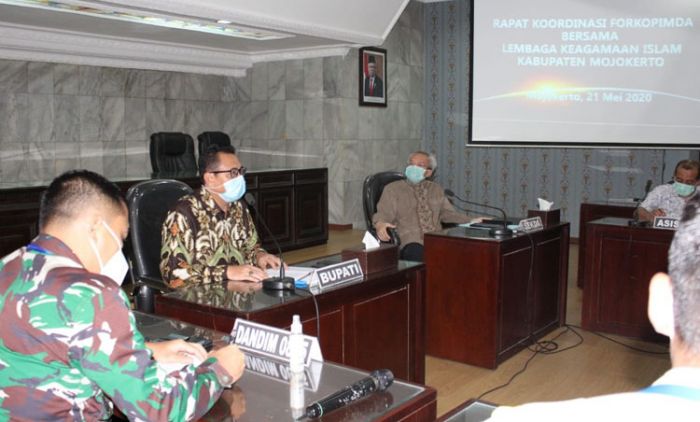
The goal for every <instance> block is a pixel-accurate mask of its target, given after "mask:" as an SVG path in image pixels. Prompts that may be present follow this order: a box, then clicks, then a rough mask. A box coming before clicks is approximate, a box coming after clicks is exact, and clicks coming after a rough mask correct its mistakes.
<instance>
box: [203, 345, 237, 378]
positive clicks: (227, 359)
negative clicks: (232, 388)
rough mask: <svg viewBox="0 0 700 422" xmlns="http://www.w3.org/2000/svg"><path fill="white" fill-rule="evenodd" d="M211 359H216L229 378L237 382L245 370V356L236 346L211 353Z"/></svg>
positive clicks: (229, 346)
mask: <svg viewBox="0 0 700 422" xmlns="http://www.w3.org/2000/svg"><path fill="white" fill-rule="evenodd" d="M209 357H213V358H216V360H218V361H219V363H220V364H221V366H223V368H224V369H225V370H226V372H228V374H229V376H230V377H231V378H232V379H233V382H236V380H238V379H239V378H240V377H241V375H243V370H244V369H245V356H244V355H243V352H241V350H240V349H239V348H238V346H236V345H234V344H230V345H228V346H225V347H222V348H221V349H217V350H214V351H212V352H210V353H209Z"/></svg>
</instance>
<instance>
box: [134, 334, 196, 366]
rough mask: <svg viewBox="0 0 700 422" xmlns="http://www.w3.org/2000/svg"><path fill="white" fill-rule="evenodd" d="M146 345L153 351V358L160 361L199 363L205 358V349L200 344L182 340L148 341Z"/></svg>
mask: <svg viewBox="0 0 700 422" xmlns="http://www.w3.org/2000/svg"><path fill="white" fill-rule="evenodd" d="M146 347H148V348H149V349H151V352H153V359H155V360H156V361H158V362H160V363H183V364H188V363H195V364H196V363H199V362H202V361H203V360H205V359H206V358H207V351H206V350H204V347H202V345H201V344H197V343H188V342H186V341H184V340H170V341H160V342H148V343H146Z"/></svg>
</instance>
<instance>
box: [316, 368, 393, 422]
mask: <svg viewBox="0 0 700 422" xmlns="http://www.w3.org/2000/svg"><path fill="white" fill-rule="evenodd" d="M393 382H394V374H392V373H391V371H390V370H388V369H378V370H376V371H372V372H371V373H370V374H369V376H368V377H366V378H363V379H361V380H359V381H357V382H356V383H354V384H353V385H349V386H347V387H345V388H343V389H342V390H340V391H338V392H336V393H333V394H331V395H329V396H326V397H324V398H322V399H321V400H319V401H317V402H315V403H313V404H311V405H310V406H309V407H307V408H306V415H304V416H306V417H307V418H312V419H316V418H320V417H321V416H323V415H325V414H326V413H328V412H330V411H332V410H335V409H338V408H341V407H343V406H345V405H347V404H349V403H352V402H354V401H357V400H359V399H361V398H363V397H365V396H366V395H368V394H371V393H374V392H375V391H384V390H386V389H387V388H388V387H389V386H390V385H391V383H393Z"/></svg>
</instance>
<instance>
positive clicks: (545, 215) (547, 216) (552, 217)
mask: <svg viewBox="0 0 700 422" xmlns="http://www.w3.org/2000/svg"><path fill="white" fill-rule="evenodd" d="M560 215H561V210H560V209H558V208H557V209H556V210H549V211H540V210H527V218H533V217H540V220H542V225H543V226H544V227H549V226H554V225H556V224H559V216H560Z"/></svg>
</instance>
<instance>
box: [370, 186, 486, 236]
mask: <svg viewBox="0 0 700 422" xmlns="http://www.w3.org/2000/svg"><path fill="white" fill-rule="evenodd" d="M420 184H421V185H423V187H425V189H426V190H427V192H426V200H427V203H426V204H424V205H425V206H426V207H427V209H429V211H430V220H429V221H427V222H424V223H423V224H422V225H421V221H420V216H419V213H418V209H419V198H418V195H417V194H416V191H415V189H414V187H413V186H411V184H410V183H409V182H408V181H406V180H397V181H395V182H391V183H389V184H388V185H386V186H385V187H384V191H382V197H381V198H380V199H379V202H378V203H377V212H376V214H374V216H373V217H372V222H373V223H374V224H375V225H376V224H377V222H380V221H381V222H385V223H391V224H395V225H396V231H397V232H398V235H399V238H400V239H401V244H402V245H407V244H409V243H420V244H421V245H422V244H423V235H424V234H425V233H428V232H431V231H436V230H440V229H441V228H442V226H441V223H468V222H470V221H471V219H472V218H471V217H469V216H468V215H466V214H463V213H460V212H458V211H456V210H455V208H454V207H453V206H452V204H451V203H450V201H449V200H448V199H447V197H445V192H444V190H443V189H442V187H440V185H438V184H437V183H435V182H432V181H430V180H423V181H422V182H420ZM421 226H424V228H421Z"/></svg>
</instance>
